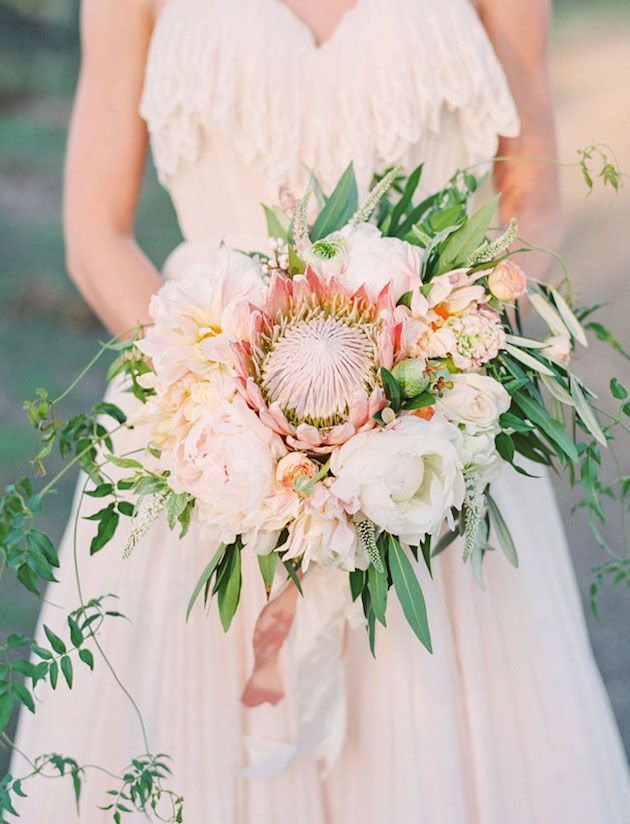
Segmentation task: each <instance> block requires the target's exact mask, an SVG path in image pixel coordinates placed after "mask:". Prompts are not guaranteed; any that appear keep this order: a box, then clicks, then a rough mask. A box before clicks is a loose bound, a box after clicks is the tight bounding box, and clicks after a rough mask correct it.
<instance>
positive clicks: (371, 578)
mask: <svg viewBox="0 0 630 824" xmlns="http://www.w3.org/2000/svg"><path fill="white" fill-rule="evenodd" d="M367 575H368V590H369V593H370V599H371V604H372V609H373V610H374V617H375V618H376V620H377V621H379V623H381V624H382V625H383V626H384V627H385V626H387V622H386V621H385V610H386V608H387V590H388V584H387V573H386V572H378V570H377V569H376V567H375V566H374V564H370V566H369V567H368V573H367Z"/></svg>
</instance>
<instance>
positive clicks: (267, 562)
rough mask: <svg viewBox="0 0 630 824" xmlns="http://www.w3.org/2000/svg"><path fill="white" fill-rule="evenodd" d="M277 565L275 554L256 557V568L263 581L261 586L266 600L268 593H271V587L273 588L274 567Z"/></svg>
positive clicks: (276, 555)
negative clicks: (263, 587)
mask: <svg viewBox="0 0 630 824" xmlns="http://www.w3.org/2000/svg"><path fill="white" fill-rule="evenodd" d="M277 564H278V554H277V553H276V552H273V551H272V552H269V553H268V554H267V555H258V567H259V569H260V574H261V576H262V579H263V584H264V585H265V592H266V593H267V598H268V597H269V593H270V592H271V587H272V586H273V579H274V575H275V572H276V566H277Z"/></svg>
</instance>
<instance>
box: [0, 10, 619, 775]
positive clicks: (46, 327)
mask: <svg viewBox="0 0 630 824" xmlns="http://www.w3.org/2000/svg"><path fill="white" fill-rule="evenodd" d="M78 6H79V0H0V253H1V256H0V260H1V269H0V421H1V429H0V485H2V486H4V485H5V484H6V483H8V482H10V481H12V480H14V479H15V478H17V477H18V476H19V475H21V474H25V473H26V472H30V471H31V467H30V466H29V458H30V457H31V456H32V455H33V453H34V437H33V434H32V433H31V432H30V431H29V428H28V425H27V424H26V421H25V418H24V414H23V412H22V402H23V400H24V399H25V398H30V397H32V396H33V394H34V393H35V390H36V389H37V387H39V386H44V387H46V388H47V389H48V390H49V391H50V393H51V394H52V395H55V394H56V393H58V392H59V391H60V390H61V389H62V388H63V387H64V386H65V385H66V384H67V383H68V382H69V380H70V378H71V377H72V376H73V375H74V374H75V373H77V372H78V371H79V370H80V369H81V368H82V366H83V365H84V364H85V363H86V362H87V361H88V359H89V358H90V357H91V355H92V354H93V352H94V350H95V344H96V342H97V341H98V340H99V339H102V338H103V337H104V332H103V330H102V329H101V327H100V326H99V324H98V322H97V321H96V320H95V318H94V317H93V315H92V314H91V313H90V311H89V310H88V309H87V307H86V306H85V304H84V303H83V301H82V300H81V298H80V296H79V295H78V294H77V292H76V290H75V289H74V288H73V286H72V285H71V284H70V283H69V281H68V280H67V278H66V275H65V267H64V251H63V243H62V235H61V207H60V196H61V176H62V168H63V153H64V142H65V134H66V127H67V123H68V118H69V114H70V108H71V99H72V93H73V88H74V84H75V81H76V74H77V69H78V62H79V51H78V42H77V41H78V32H77V28H78V27H77V12H78ZM629 43H630V4H629V3H628V2H627V0H618V1H617V2H614V0H608V1H606V0H604V1H603V2H592V0H591V1H589V0H582V2H580V3H575V2H570V0H566V2H564V0H563V1H562V2H557V3H556V15H555V25H554V32H553V42H552V76H553V83H554V88H555V93H556V102H557V112H558V130H559V142H560V152H561V157H562V159H563V160H569V161H573V160H574V159H575V158H576V149H577V148H578V147H581V146H585V145H587V144H589V143H591V142H592V141H594V140H596V141H602V142H605V143H608V144H609V145H611V146H612V147H613V148H614V149H615V151H616V153H617V158H618V161H619V163H620V165H621V167H622V169H624V170H625V171H627V172H628V171H630V87H629V84H628V78H629V77H630V48H629V46H628V44H629ZM563 185H564V191H565V201H566V209H567V214H568V218H569V229H568V233H567V239H566V243H565V250H564V252H565V256H566V258H567V259H568V261H569V263H570V264H571V268H572V272H573V276H574V279H575V285H576V288H577V291H578V294H579V295H580V297H581V298H582V299H583V302H585V303H594V302H599V301H601V300H604V301H610V302H611V306H610V307H609V309H607V310H606V317H605V318H603V319H604V320H605V322H606V324H607V325H610V326H611V328H612V329H613V331H614V332H616V334H617V335H618V336H619V337H620V338H621V340H622V341H623V342H624V343H625V344H628V342H629V336H628V320H627V319H628V316H629V310H630V276H629V273H630V239H629V232H628V227H629V226H630V187H626V189H625V190H623V191H622V192H621V193H620V194H619V196H618V197H617V198H613V197H611V194H610V192H609V191H608V190H602V189H597V190H596V191H595V192H593V193H592V194H591V195H590V196H588V197H587V196H586V191H585V188H584V185H583V183H582V182H581V179H580V177H579V174H578V173H577V172H576V170H574V169H573V170H565V171H563ZM137 233H138V237H139V240H140V243H141V244H142V246H143V247H144V248H145V250H146V251H147V253H148V254H149V256H150V257H151V259H152V260H153V261H154V262H155V263H156V265H158V266H159V265H161V263H162V262H163V260H164V259H165V257H166V255H167V254H168V252H169V251H170V250H171V249H172V248H173V247H174V246H175V245H176V244H177V242H178V240H179V231H178V228H177V225H176V221H175V217H174V213H173V210H172V208H171V206H170V203H169V201H168V199H167V197H166V196H165V194H164V193H163V192H162V191H161V189H160V187H159V186H158V184H157V182H156V179H155V175H154V173H153V170H152V168H151V167H150V164H147V173H146V181H145V186H144V192H143V196H142V201H141V204H140V209H139V213H138V221H137ZM579 368H580V370H581V371H582V373H583V374H585V376H586V377H587V378H588V379H589V381H590V382H591V384H592V385H594V386H595V387H596V388H597V389H598V391H600V392H601V395H602V398H604V399H605V398H607V397H608V390H607V386H606V382H605V380H604V378H605V376H606V375H610V374H612V373H613V372H614V373H615V374H616V375H617V376H618V377H619V378H620V379H622V381H625V382H626V383H627V382H629V381H630V369H629V368H628V363H627V362H626V361H624V360H623V359H622V358H621V357H620V356H617V355H615V354H614V353H613V352H612V351H611V350H609V349H607V348H605V347H604V346H603V345H602V344H597V343H595V344H593V345H592V346H591V347H590V349H589V350H588V352H586V353H582V354H581V355H580V364H579ZM102 377H103V376H102V372H99V370H96V371H95V372H94V373H93V374H92V375H91V377H90V378H89V380H87V381H86V382H84V383H83V384H82V385H81V386H80V387H79V391H78V392H77V393H75V395H74V396H73V398H72V399H71V401H69V402H68V403H67V405H66V407H65V408H64V410H63V411H64V413H65V414H66V415H67V416H69V415H70V414H72V412H73V410H80V409H84V408H86V407H87V406H89V405H91V404H92V403H94V402H96V400H97V399H98V397H99V395H100V393H101V391H102V385H103V384H102ZM618 452H619V458H620V459H621V461H622V463H623V466H624V470H625V472H626V473H627V472H628V470H629V469H630V445H629V444H625V445H624V446H623V448H620V449H619V450H618ZM611 471H614V469H612V470H611ZM73 482H74V479H73V478H68V479H67V480H66V481H65V482H64V483H63V484H62V492H61V494H60V495H58V496H56V497H55V498H53V499H50V500H49V502H48V503H47V505H46V510H45V513H44V521H45V524H44V529H45V530H46V531H48V532H49V534H51V536H52V537H55V538H58V537H59V536H60V534H61V531H62V529H63V527H64V523H65V519H66V515H67V512H68V507H69V501H70V495H71V492H72V487H73ZM558 493H559V498H560V503H561V506H562V510H563V514H564V515H565V516H566V523H567V530H568V534H569V538H570V541H571V547H572V553H573V558H574V562H575V565H576V569H577V572H578V578H579V582H580V588H581V590H582V594H583V596H584V603H585V608H586V610H587V620H588V623H589V631H590V633H591V638H592V642H593V647H594V651H595V655H596V657H597V660H598V663H599V665H600V667H601V670H602V673H603V675H604V678H605V680H606V685H607V687H608V690H609V693H610V696H611V699H612V702H613V706H614V709H615V712H616V714H617V718H618V720H619V724H620V727H621V730H622V734H623V736H624V739H625V742H626V746H627V748H628V750H629V751H630V642H629V640H628V638H629V628H630V592H628V591H627V590H624V591H620V590H616V589H613V588H612V587H610V586H608V587H606V588H605V589H604V591H603V592H602V594H601V597H600V612H601V617H602V623H601V624H597V623H596V622H595V621H594V620H593V618H592V616H591V615H590V613H589V612H588V606H587V602H588V587H589V585H590V582H591V579H592V576H591V573H590V570H591V568H592V567H593V566H594V565H595V564H596V563H599V562H601V561H602V560H604V558H603V556H602V555H601V553H600V552H599V551H598V550H597V548H596V547H595V545H594V542H593V540H592V538H591V536H590V533H589V532H588V529H587V527H586V524H585V521H584V519H583V517H582V515H581V514H580V513H577V514H575V515H570V511H571V506H572V504H573V503H574V502H575V496H574V495H573V494H572V493H570V492H568V491H567V490H566V489H565V488H564V487H562V486H560V485H558ZM618 523H619V522H618V515H617V513H616V512H614V511H612V512H611V521H610V524H609V525H608V527H607V530H606V534H607V537H608V539H609V540H610V541H611V543H618V541H619V529H618ZM546 549H547V548H545V547H541V551H546ZM37 611H38V603H37V601H36V599H35V598H33V597H31V596H29V595H28V594H26V593H23V592H21V591H20V589H19V588H16V587H15V586H14V585H13V582H12V581H11V576H10V574H5V576H4V578H3V579H2V580H1V581H0V637H2V636H4V635H5V634H6V633H7V632H9V631H23V632H26V633H30V632H31V631H32V629H33V625H34V622H35V619H36V616H37ZM4 758H5V754H4V753H3V752H2V751H0V772H1V771H2V766H3V761H4Z"/></svg>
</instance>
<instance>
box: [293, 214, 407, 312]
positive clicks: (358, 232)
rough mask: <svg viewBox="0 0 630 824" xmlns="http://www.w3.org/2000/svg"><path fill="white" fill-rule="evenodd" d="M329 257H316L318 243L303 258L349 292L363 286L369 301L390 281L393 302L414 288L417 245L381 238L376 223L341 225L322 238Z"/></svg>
mask: <svg viewBox="0 0 630 824" xmlns="http://www.w3.org/2000/svg"><path fill="white" fill-rule="evenodd" d="M324 245H325V246H326V248H327V251H329V252H335V254H333V255H332V256H331V257H327V258H323V257H321V256H318V254H317V249H318V244H315V247H314V249H313V250H312V252H309V253H307V256H306V257H307V260H308V262H309V263H310V264H311V265H312V266H313V268H314V269H315V270H316V271H317V272H319V273H320V274H322V275H324V276H328V277H331V276H334V277H336V278H337V279H338V280H339V281H340V283H341V284H342V285H343V286H344V287H345V288H346V289H349V290H350V291H353V292H354V291H355V290H356V289H359V288H360V287H361V286H363V285H364V286H365V288H366V291H367V294H368V296H369V297H370V299H371V300H376V297H377V295H378V293H379V292H380V291H381V289H383V288H384V287H385V286H387V284H388V283H389V282H390V281H391V282H392V287H393V288H392V297H393V299H394V301H397V300H398V299H399V298H400V296H401V295H403V294H404V293H405V292H409V291H411V290H412V289H414V288H415V287H416V286H417V285H418V282H419V278H420V251H419V249H418V247H416V246H412V245H411V244H410V243H405V242H404V241H402V240H399V239H398V238H393V237H383V236H382V235H381V233H380V232H379V230H378V229H377V228H376V226H373V225H372V224H370V223H361V224H359V225H358V226H345V227H344V228H343V229H342V230H341V231H340V232H338V233H336V234H335V235H332V236H331V237H330V238H325V239H324V241H323V242H322V244H321V246H322V247H324Z"/></svg>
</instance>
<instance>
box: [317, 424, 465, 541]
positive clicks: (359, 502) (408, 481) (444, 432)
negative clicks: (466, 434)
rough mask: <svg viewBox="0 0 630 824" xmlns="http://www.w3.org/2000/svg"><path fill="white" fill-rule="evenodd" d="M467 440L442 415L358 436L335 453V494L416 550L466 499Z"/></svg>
mask: <svg viewBox="0 0 630 824" xmlns="http://www.w3.org/2000/svg"><path fill="white" fill-rule="evenodd" d="M461 446H462V435H461V432H460V431H459V430H458V429H457V427H455V426H453V425H452V424H450V423H449V422H448V421H447V420H446V419H445V418H444V417H443V416H442V415H435V416H434V417H433V418H432V419H431V420H430V421H426V420H422V419H420V418H416V417H415V416H413V415H409V416H405V417H401V418H399V419H398V420H397V421H395V423H393V424H392V425H391V426H388V427H387V428H385V429H381V430H371V431H369V432H364V433H361V434H359V435H355V437H354V438H351V439H350V440H349V441H347V442H346V443H345V444H344V445H343V446H342V447H341V448H340V449H339V450H338V452H336V453H334V454H333V457H332V461H331V470H332V472H333V474H334V475H335V476H336V477H337V480H336V481H335V483H334V484H333V485H332V487H331V489H332V492H333V493H334V494H335V495H336V496H337V497H338V498H340V499H341V500H342V501H343V502H344V503H345V506H346V508H347V510H348V512H350V513H357V512H361V513H363V514H364V515H365V516H366V517H367V518H369V519H370V520H372V521H373V522H374V523H375V524H376V525H377V526H378V527H380V528H381V529H384V530H386V531H387V532H390V533H392V534H393V535H398V536H399V538H400V539H401V540H403V541H406V542H407V543H409V544H413V545H417V544H418V543H419V542H420V541H421V540H422V539H423V538H424V536H425V535H427V534H433V533H435V532H437V531H438V530H439V529H440V527H441V526H442V523H443V522H444V519H445V518H447V517H448V516H449V513H450V509H451V507H460V506H461V504H462V501H463V497H464V479H463V474H462V457H461V454H460V450H461Z"/></svg>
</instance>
